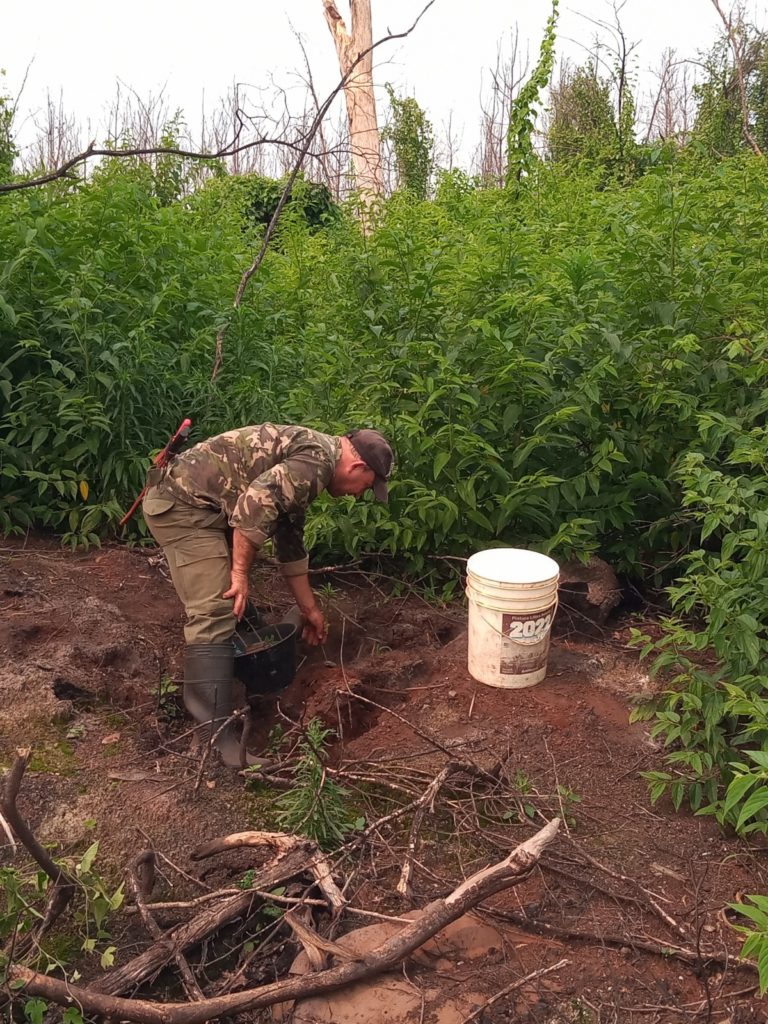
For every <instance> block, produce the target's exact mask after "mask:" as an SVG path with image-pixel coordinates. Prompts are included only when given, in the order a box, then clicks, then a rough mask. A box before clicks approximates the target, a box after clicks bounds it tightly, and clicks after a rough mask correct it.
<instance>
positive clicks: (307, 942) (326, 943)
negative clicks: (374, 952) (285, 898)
mask: <svg viewBox="0 0 768 1024" xmlns="http://www.w3.org/2000/svg"><path fill="white" fill-rule="evenodd" d="M299 912H300V910H299V908H298V907H296V908H294V909H293V910H289V911H288V912H287V913H285V914H284V915H283V920H284V921H285V922H286V924H287V925H288V926H289V927H290V929H291V931H292V932H293V934H294V935H295V936H296V938H297V939H298V940H299V942H300V943H301V945H302V947H303V949H304V952H305V953H306V954H307V959H308V960H309V966H310V968H311V969H312V970H313V971H321V970H323V968H324V967H325V966H326V957H325V955H324V954H326V953H328V954H330V955H331V956H335V957H336V958H337V959H340V960H342V961H345V962H346V961H349V960H359V959H360V957H357V956H355V955H354V954H352V953H350V951H349V950H348V949H345V948H344V947H343V946H340V945H339V944H338V942H332V941H331V940H330V939H324V938H323V937H322V936H321V935H318V934H317V932H316V931H314V929H313V928H311V927H310V925H309V922H308V921H306V920H302V918H301V917H300V916H299ZM308 912H309V908H308V907H307V908H306V913H308Z"/></svg>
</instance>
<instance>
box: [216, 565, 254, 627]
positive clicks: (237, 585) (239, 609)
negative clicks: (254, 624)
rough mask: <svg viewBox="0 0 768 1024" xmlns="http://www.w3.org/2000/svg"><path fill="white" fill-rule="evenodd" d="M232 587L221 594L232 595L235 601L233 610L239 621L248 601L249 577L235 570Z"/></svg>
mask: <svg viewBox="0 0 768 1024" xmlns="http://www.w3.org/2000/svg"><path fill="white" fill-rule="evenodd" d="M229 582H230V587H229V590H226V591H225V592H224V593H223V594H222V595H221V596H222V597H231V598H232V599H233V601H234V605H233V608H232V611H233V612H234V613H235V618H236V619H237V621H238V622H239V621H240V619H242V617H243V615H245V606H246V604H247V602H248V577H247V576H244V575H243V574H242V573H238V572H233V573H232V574H231V576H230V580H229Z"/></svg>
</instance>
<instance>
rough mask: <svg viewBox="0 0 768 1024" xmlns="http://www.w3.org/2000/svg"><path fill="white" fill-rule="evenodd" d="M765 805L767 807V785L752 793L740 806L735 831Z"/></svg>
mask: <svg viewBox="0 0 768 1024" xmlns="http://www.w3.org/2000/svg"><path fill="white" fill-rule="evenodd" d="M766 807H768V786H762V787H761V788H760V789H759V790H757V792H755V793H753V794H752V796H751V797H750V798H749V799H748V800H747V802H746V803H745V804H744V806H743V807H742V808H741V813H740V814H739V818H738V821H737V822H736V826H735V827H736V831H737V832H738V831H739V830H740V829H742V828H743V827H744V825H745V824H746V823H747V821H749V819H750V818H754V817H755V816H756V815H757V814H759V813H760V811H762V810H763V809H764V808H766Z"/></svg>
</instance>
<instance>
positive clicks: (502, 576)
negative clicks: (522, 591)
mask: <svg viewBox="0 0 768 1024" xmlns="http://www.w3.org/2000/svg"><path fill="white" fill-rule="evenodd" d="M467 572H468V573H472V575H473V576H480V577H482V578H483V579H486V580H495V581H496V582H497V583H544V582H546V581H547V580H551V579H555V578H556V577H557V576H558V575H559V573H560V566H559V565H558V564H557V562H556V561H555V560H554V558H550V557H549V556H548V555H542V554H540V553H539V552H538V551H526V550H525V548H489V549H488V550H487V551H478V552H477V554H474V555H472V557H471V558H470V559H469V560H468V562H467Z"/></svg>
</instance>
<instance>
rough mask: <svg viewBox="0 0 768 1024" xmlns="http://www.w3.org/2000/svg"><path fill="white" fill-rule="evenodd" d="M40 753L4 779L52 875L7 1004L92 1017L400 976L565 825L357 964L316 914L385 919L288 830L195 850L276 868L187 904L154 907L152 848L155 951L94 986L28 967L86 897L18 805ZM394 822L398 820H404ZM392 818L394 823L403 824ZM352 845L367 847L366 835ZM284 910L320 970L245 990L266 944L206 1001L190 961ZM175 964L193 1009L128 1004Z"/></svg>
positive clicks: (141, 860) (173, 1017) (174, 1011)
mask: <svg viewBox="0 0 768 1024" xmlns="http://www.w3.org/2000/svg"><path fill="white" fill-rule="evenodd" d="M29 756H30V752H29V751H28V750H27V751H19V752H18V756H17V758H16V761H15V763H14V765H13V767H12V768H11V770H10V771H9V773H8V775H7V777H6V780H5V786H4V791H3V796H2V800H0V812H1V813H2V816H3V818H4V819H5V822H6V824H7V826H8V827H9V829H10V830H11V831H12V833H13V835H14V836H15V837H16V839H17V840H18V841H19V843H20V844H21V845H23V846H24V847H25V848H26V850H27V852H28V853H29V854H30V856H31V857H32V858H33V859H34V860H35V861H36V862H37V864H38V865H39V867H40V868H41V869H42V870H43V871H44V872H45V874H46V875H47V876H48V878H49V879H50V882H51V886H50V892H49V896H48V903H47V907H46V910H45V913H44V914H43V916H42V918H41V920H40V922H39V924H38V926H37V928H36V929H35V931H34V933H33V934H27V935H25V936H12V938H11V940H10V942H9V944H8V948H7V949H6V951H5V953H6V957H7V959H8V961H9V966H8V967H7V969H6V978H5V982H6V991H7V992H8V998H9V999H10V998H19V997H24V998H27V997H29V996H37V997H40V998H43V999H45V1000H48V1001H49V1002H52V1003H56V1004H58V1005H60V1006H67V1007H69V1006H76V1007H78V1008H79V1009H80V1010H81V1012H83V1013H84V1014H96V1015H101V1016H105V1017H108V1018H114V1019H119V1020H124V1021H136V1022H137V1024H202V1022H204V1021H208V1020H212V1019H214V1018H216V1017H226V1016H231V1015H233V1014H236V1013H240V1012H243V1011H246V1010H255V1009H258V1008H262V1007H267V1006H272V1005H274V1004H276V1003H283V1002H286V1001H290V1000H300V999H305V998H308V997H310V996H314V995H318V994H320V993H327V992H331V991H333V990H335V989H339V988H341V987H343V986H345V985H348V984H350V983H352V982H358V981H362V980H364V979H368V978H373V977H375V976H377V975H379V974H381V973H383V972H385V971H388V970H391V969H392V968H393V967H395V966H396V965H398V964H399V963H401V962H402V961H403V960H404V959H405V958H407V957H408V956H409V955H410V954H411V953H413V952H414V950H416V949H418V947H419V946H421V945H423V944H424V943H425V942H427V941H428V940H429V939H430V938H432V936H434V935H436V934H437V933H438V932H439V931H440V930H442V929H443V928H445V927H446V926H447V925H448V924H450V923H451V922H452V921H455V920H456V919H457V918H459V917H461V916H462V915H463V914H465V913H467V911H469V910H471V909H473V908H475V907H477V906H478V905H479V904H481V903H482V902H483V901H484V900H486V899H487V898H488V897H490V896H493V895H494V894H496V893H498V892H500V891H502V890H504V889H507V888H509V887H511V886H514V885H517V884H519V883H520V882H521V881H522V880H524V879H525V878H527V877H528V876H529V875H530V873H531V871H532V870H533V869H534V867H535V865H536V863H537V862H538V860H539V858H540V857H541V854H542V852H543V851H544V850H545V849H546V847H547V846H548V845H549V844H550V843H551V842H552V841H553V840H554V838H555V836H556V835H557V832H558V830H559V828H560V821H559V819H557V818H555V819H554V820H552V821H550V822H548V823H547V824H546V825H544V827H543V828H541V829H539V830H538V831H537V832H536V833H535V834H534V835H532V836H531V837H530V838H528V839H526V840H525V841H524V842H522V843H521V844H520V845H519V846H517V847H516V848H515V849H514V850H513V851H512V852H511V853H509V855H507V856H505V857H504V858H503V859H501V860H499V861H498V862H496V863H494V864H491V865H490V866H488V867H484V868H482V869H481V870H479V871H477V872H475V873H474V874H472V875H471V876H470V877H469V878H467V879H466V880H465V881H463V882H462V883H460V884H459V885H457V886H456V887H454V888H453V889H452V891H450V892H448V893H447V894H446V895H444V896H442V897H440V898H438V899H435V900H432V901H431V902H429V903H428V904H427V905H426V906H424V907H423V908H422V909H421V910H420V911H419V912H418V913H416V914H415V915H414V916H410V917H409V918H400V919H398V918H389V920H394V921H400V922H401V924H402V927H401V928H399V929H398V930H397V931H396V933H395V934H394V935H393V936H392V937H391V938H389V939H388V940H386V941H384V942H382V943H381V944H380V945H379V946H377V947H376V948H375V949H372V950H371V951H370V952H368V953H367V954H365V955H364V956H356V955H353V954H351V953H350V952H349V951H348V950H346V949H344V948H343V947H342V946H340V945H338V944H337V943H335V942H333V941H332V940H330V939H326V938H324V937H323V936H321V935H320V934H319V932H318V931H316V930H315V928H314V926H313V917H314V915H315V914H317V913H318V912H320V911H322V912H323V914H324V916H325V918H326V919H329V920H330V921H331V922H334V923H337V924H338V923H340V922H341V919H342V918H343V917H344V915H352V916H355V917H359V916H363V917H368V918H379V919H381V918H382V917H384V915H379V914H375V913H373V912H371V911H367V910H363V909H362V908H355V907H352V906H349V905H348V903H347V900H346V898H345V896H344V895H343V891H342V888H340V886H339V884H338V875H337V874H336V872H335V870H334V868H333V867H332V865H331V863H329V859H328V857H327V856H326V855H325V854H324V853H323V852H322V851H321V850H320V849H319V848H318V847H317V845H316V844H315V843H314V842H312V841H310V840H308V839H306V838H304V837H301V836H293V835H288V834H285V833H279V832H254V831H252V832H241V833H235V834H233V835H229V836H225V837H222V838H218V839H214V840H212V841H211V842H209V843H206V844H204V845H203V846H201V847H198V848H197V849H196V850H195V851H193V853H192V859H193V860H203V859H208V858H210V857H213V856H216V855H222V854H224V853H226V852H227V851H230V850H233V849H242V848H244V847H250V848H255V849H257V850H261V851H264V850H268V851H269V852H270V854H271V856H270V858H269V860H268V861H267V863H266V864H263V865H262V866H261V867H259V868H257V869H254V871H253V877H252V880H251V886H250V887H249V888H248V889H245V890H231V889H229V890H219V891H216V892H210V893H207V894H205V895H204V896H202V897H199V898H197V899H194V900H191V901H188V902H186V903H152V902H151V901H150V899H151V893H152V890H153V888H154V875H155V864H156V854H155V851H153V850H144V851H142V853H140V854H139V856H138V857H136V858H135V860H134V861H133V862H132V863H131V865H130V866H129V868H128V870H127V873H126V881H127V887H128V890H129V892H130V894H131V896H132V899H133V907H132V908H128V909H129V910H130V909H133V910H134V912H136V913H138V914H139V915H140V917H141V920H142V922H143V925H144V927H145V928H146V930H147V932H148V934H149V936H150V938H151V943H150V945H149V946H148V948H147V949H145V950H144V951H143V952H142V953H141V954H139V955H138V956H137V957H134V958H133V959H132V960H130V961H128V962H127V963H126V964H124V965H123V966H120V967H117V968H115V969H114V970H111V971H110V972H108V973H106V974H104V975H102V976H100V977H99V978H98V979H97V980H96V981H94V982H93V983H91V984H89V985H81V984H74V983H72V982H70V981H67V980H62V979H59V978H56V977H52V976H50V975H48V974H44V973H41V972H40V971H37V970H35V969H34V968H33V967H31V966H27V964H28V963H29V962H34V958H35V956H36V951H37V949H38V947H39V943H40V941H41V940H42V938H43V937H44V935H45V934H46V933H47V932H48V931H50V929H51V927H52V926H53V924H54V923H55V922H56V921H57V920H58V919H59V918H60V916H61V915H62V914H63V913H64V911H65V910H66V909H67V908H68V907H69V905H70V903H71V902H72V901H73V898H74V897H75V896H76V894H77V891H78V882H77V879H76V878H75V877H74V876H73V875H71V874H70V873H69V872H68V871H67V870H66V869H65V868H63V867H62V866H61V865H60V864H58V863H57V862H56V861H55V860H54V859H53V858H52V857H51V855H50V854H49V853H48V851H47V850H46V849H45V848H44V847H43V846H42V844H41V843H40V842H39V840H38V839H37V838H36V836H35V835H34V833H33V832H32V830H31V829H30V827H29V825H28V824H27V822H26V821H25V819H24V817H23V816H22V814H21V813H20V811H19V808H18V805H17V798H18V795H19V791H20V787H21V782H22V779H23V776H24V771H25V769H26V766H27V763H28V760H29ZM453 770H454V768H453V767H452V766H451V767H450V770H449V769H448V768H446V769H444V770H443V772H441V773H440V778H443V779H444V778H447V777H448V776H449V775H450V774H452V773H453ZM438 788H439V783H438V781H437V780H434V781H433V784H432V785H431V786H430V787H428V788H427V790H426V791H425V792H424V793H423V794H422V796H421V797H420V798H419V800H418V801H416V802H415V803H414V807H413V810H414V811H415V812H416V813H414V823H415V822H416V821H417V819H418V811H419V810H420V809H421V808H424V809H426V807H427V806H428V805H429V803H430V800H431V799H432V798H433V797H434V795H435V794H436V793H437V790H438ZM401 810H402V809H401ZM395 813H396V816H397V817H400V816H402V815H401V814H399V813H397V812H395ZM403 813H405V811H403ZM386 818H387V819H390V820H392V815H387V816H386ZM386 825H387V820H385V819H381V820H379V821H378V822H376V823H374V824H373V825H372V826H369V828H368V829H366V833H367V834H368V835H370V834H372V833H373V832H374V831H376V830H377V829H383V828H384V827H385V826H386ZM412 832H414V829H413V828H412ZM353 842H354V843H355V844H357V845H360V844H362V842H363V834H361V835H360V836H358V837H356V838H355V839H354V840H353ZM347 852H348V851H347ZM289 883H293V884H292V886H291V891H292V893H293V894H292V895H276V894H275V893H274V892H272V891H270V890H273V889H275V887H278V886H286V885H288V884H289ZM275 903H277V904H283V905H284V906H287V907H288V909H287V911H286V912H285V913H284V914H283V915H282V918H281V921H282V922H284V924H286V925H287V926H288V928H289V929H290V931H291V933H292V935H293V937H294V939H295V941H296V943H297V944H298V945H299V946H300V947H303V948H304V950H305V951H306V952H307V955H308V959H309V962H310V964H311V967H312V970H311V971H310V973H308V974H306V975H303V976H288V977H286V978H284V979H282V980H279V981H275V982H272V983H270V984H261V985H258V986H256V987H242V986H243V984H244V983H245V979H246V977H247V974H248V968H249V966H250V962H251V961H252V960H253V958H254V957H256V956H258V955H259V952H260V949H259V948H258V947H257V948H256V949H254V950H252V951H251V952H250V953H248V954H247V955H246V956H245V957H244V958H242V959H241V963H240V964H239V965H238V966H237V967H236V969H235V970H234V971H232V972H230V973H229V974H228V975H227V976H226V977H224V978H222V979H219V980H218V981H217V982H216V984H215V986H214V988H215V990H214V991H209V992H204V991H203V990H202V989H201V986H200V984H199V981H198V979H197V978H196V976H195V973H194V971H193V969H192V966H191V964H190V961H189V960H188V959H187V954H188V953H189V952H190V951H191V950H193V949H195V948H197V947H199V946H200V945H201V944H202V943H204V942H205V941H206V940H208V939H210V938H211V937H212V936H214V935H216V934H217V933H218V932H220V931H221V930H222V929H224V928H225V927H226V926H227V925H231V924H232V923H233V922H235V921H238V920H242V919H248V918H250V917H252V916H253V915H254V913H255V912H257V911H258V909H259V907H261V906H263V905H265V904H275ZM169 911H171V912H182V913H183V912H189V913H191V916H190V917H189V918H188V919H187V920H186V921H184V922H183V923H182V924H177V925H173V926H172V927H170V928H167V929H164V928H162V927H161V925H160V924H159V923H158V914H160V913H166V912H169ZM169 966H173V967H175V969H176V971H177V972H178V975H179V979H180V982H181V985H182V987H183V989H184V992H185V995H186V997H187V999H186V1001H184V1002H166V1001H153V1000H147V999H141V998H126V996H125V993H129V992H134V991H136V989H137V988H138V987H139V986H141V985H143V984H145V983H147V982H149V981H150V980H151V979H153V978H155V977H156V976H157V975H158V973H159V972H160V971H161V970H163V969H164V968H166V967H169Z"/></svg>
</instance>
